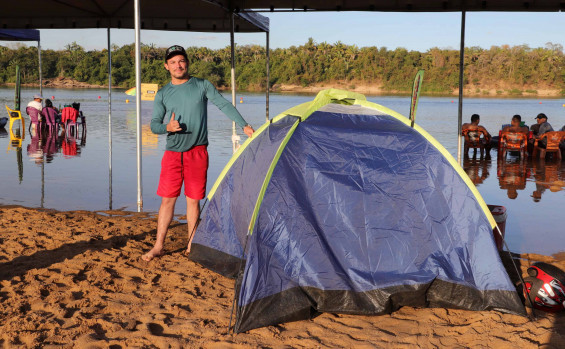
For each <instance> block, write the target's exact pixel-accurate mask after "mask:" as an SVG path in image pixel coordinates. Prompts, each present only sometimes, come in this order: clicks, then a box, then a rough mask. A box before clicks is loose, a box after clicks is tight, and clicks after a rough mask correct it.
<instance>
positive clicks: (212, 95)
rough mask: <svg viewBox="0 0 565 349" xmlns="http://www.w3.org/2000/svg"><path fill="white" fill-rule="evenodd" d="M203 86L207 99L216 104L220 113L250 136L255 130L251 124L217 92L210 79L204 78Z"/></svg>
mask: <svg viewBox="0 0 565 349" xmlns="http://www.w3.org/2000/svg"><path fill="white" fill-rule="evenodd" d="M204 88H205V89H206V97H208V99H209V100H210V101H212V103H214V105H216V107H218V108H219V109H220V110H221V111H222V113H224V114H225V115H226V116H227V117H228V118H230V119H231V120H232V121H234V122H235V123H236V124H237V125H239V127H241V128H242V129H243V132H245V134H246V135H247V136H248V137H251V135H252V134H253V132H255V130H253V127H251V125H249V124H248V123H247V122H246V121H245V120H244V119H243V117H242V116H241V114H240V113H239V111H237V109H236V108H235V107H234V106H233V105H232V104H231V103H230V102H229V101H228V100H227V99H225V98H224V97H223V96H222V95H221V94H220V92H218V90H217V89H216V88H215V87H214V85H212V83H211V82H210V81H208V80H204Z"/></svg>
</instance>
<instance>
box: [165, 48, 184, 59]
mask: <svg viewBox="0 0 565 349" xmlns="http://www.w3.org/2000/svg"><path fill="white" fill-rule="evenodd" d="M176 55H183V56H184V58H186V59H188V57H187V55H186V51H185V50H184V47H182V46H180V45H173V46H171V47H169V48H168V49H167V52H165V62H166V61H167V60H168V59H169V58H171V57H173V56H176Z"/></svg>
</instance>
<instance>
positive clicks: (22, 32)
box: [0, 29, 39, 41]
mask: <svg viewBox="0 0 565 349" xmlns="http://www.w3.org/2000/svg"><path fill="white" fill-rule="evenodd" d="M0 40H3V41H39V30H35V29H0Z"/></svg>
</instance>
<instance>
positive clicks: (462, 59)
mask: <svg viewBox="0 0 565 349" xmlns="http://www.w3.org/2000/svg"><path fill="white" fill-rule="evenodd" d="M464 64H465V11H462V12H461V47H460V48H459V108H458V112H457V162H458V163H459V165H461V164H462V162H461V143H462V139H461V127H462V125H463V70H464Z"/></svg>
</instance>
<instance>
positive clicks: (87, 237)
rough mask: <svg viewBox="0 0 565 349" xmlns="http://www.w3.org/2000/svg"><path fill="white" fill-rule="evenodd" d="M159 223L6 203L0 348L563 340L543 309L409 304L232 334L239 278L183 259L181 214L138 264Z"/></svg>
mask: <svg viewBox="0 0 565 349" xmlns="http://www.w3.org/2000/svg"><path fill="white" fill-rule="evenodd" d="M155 227H156V217H155V215H154V214H146V213H131V212H123V211H102V212H88V211H70V212H60V211H54V210H43V209H30V208H24V207H16V206H0V243H1V244H2V250H1V251H0V300H1V302H0V348H12V347H15V348H20V347H21V348H30V347H44V348H69V347H77V348H78V347H80V348H114V349H115V348H142V347H143V348H256V347H261V348H328V347H329V348H413V347H421V348H438V347H441V348H468V347H471V348H540V347H541V348H563V347H565V313H560V314H549V313H542V312H540V311H537V312H536V315H537V318H536V319H535V320H532V319H528V318H526V317H521V316H516V315H508V314H503V313H499V312H496V311H484V312H471V311H462V310H452V309H441V308H438V309H416V308H409V307H405V308H402V309H400V311H397V312H395V313H393V314H391V315H382V316H354V315H339V314H322V315H320V316H318V317H316V318H315V319H313V320H309V321H301V322H293V323H286V324H281V325H278V326H271V327H267V328H261V329H256V330H252V331H249V332H248V333H242V334H238V335H232V334H228V333H227V327H228V322H229V316H230V309H231V302H232V298H233V286H234V283H233V280H231V279H227V278H224V277H222V276H220V275H218V274H215V273H213V272H211V271H208V270H206V269H203V268H202V267H200V266H199V265H197V264H195V263H193V262H191V261H189V260H188V259H187V257H186V256H184V255H183V254H182V252H183V250H184V248H185V247H186V225H185V224H182V223H179V222H177V221H175V222H174V223H173V225H172V229H171V231H170V234H169V237H168V241H167V242H168V245H167V254H166V255H165V256H163V257H161V258H159V259H158V260H154V261H152V262H150V263H146V262H144V261H142V260H141V259H140V258H139V257H140V256H141V254H142V252H143V251H147V250H148V249H149V248H150V247H151V246H152V243H153V241H154V236H155ZM516 257H517V258H518V261H519V263H520V267H521V269H522V273H524V274H525V270H526V268H527V267H528V265H530V264H531V263H533V262H535V261H544V262H548V263H552V264H554V265H556V266H558V267H560V268H561V269H565V253H561V254H558V255H555V256H541V255H533V254H527V255H521V256H516ZM511 276H512V275H511ZM514 277H515V275H514Z"/></svg>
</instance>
